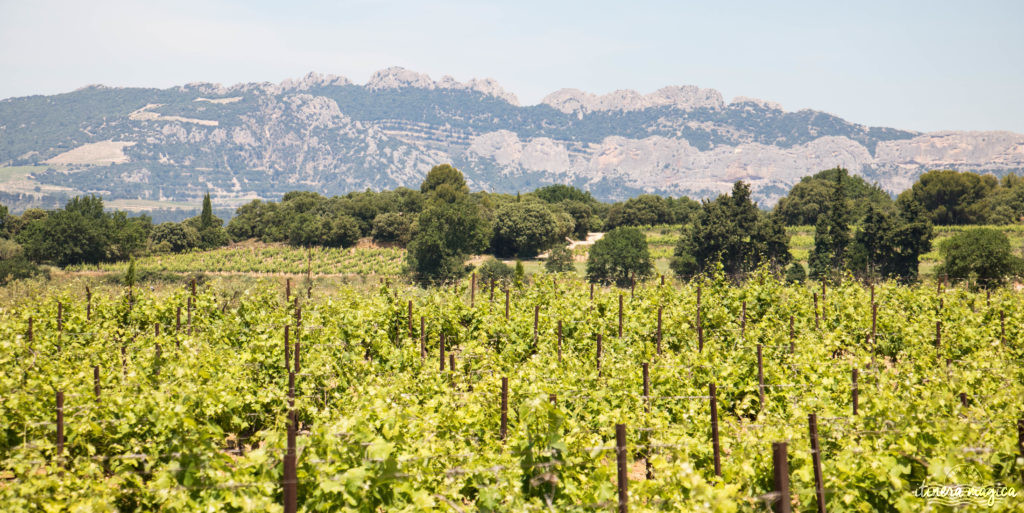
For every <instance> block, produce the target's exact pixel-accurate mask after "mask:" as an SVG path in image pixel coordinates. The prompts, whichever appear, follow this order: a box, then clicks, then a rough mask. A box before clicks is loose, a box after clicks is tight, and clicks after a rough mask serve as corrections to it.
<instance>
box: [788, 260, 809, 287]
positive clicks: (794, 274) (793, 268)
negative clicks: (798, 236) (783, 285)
mask: <svg viewBox="0 0 1024 513" xmlns="http://www.w3.org/2000/svg"><path fill="white" fill-rule="evenodd" d="M806 279H807V271H805V270H804V264H801V263H800V262H793V265H790V266H789V268H787V269H786V281H787V282H789V283H803V282H804V281H805V280H806Z"/></svg>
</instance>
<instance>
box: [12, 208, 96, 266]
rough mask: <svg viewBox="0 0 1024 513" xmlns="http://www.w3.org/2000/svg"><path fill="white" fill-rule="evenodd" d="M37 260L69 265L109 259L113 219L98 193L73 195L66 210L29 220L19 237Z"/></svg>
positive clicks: (31, 255)
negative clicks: (105, 211)
mask: <svg viewBox="0 0 1024 513" xmlns="http://www.w3.org/2000/svg"><path fill="white" fill-rule="evenodd" d="M17 240H18V242H19V243H20V244H21V245H22V247H23V248H24V250H25V255H26V256H27V257H28V258H29V259H30V260H33V261H35V262H52V263H54V264H56V265H60V266H65V265H71V264H79V263H85V264H95V263H99V262H102V261H104V260H107V258H108V257H107V255H108V249H109V248H110V222H109V218H108V217H107V216H106V215H104V212H103V200H101V199H100V198H99V197H98V196H79V197H75V198H72V199H71V200H70V201H69V202H68V204H67V206H65V208H64V209H63V210H56V211H53V212H51V213H50V214H49V215H47V216H46V217H45V218H42V219H39V220H36V221H33V222H31V223H29V224H28V225H27V226H26V227H25V228H23V229H22V230H21V232H20V233H19V234H18V237H17Z"/></svg>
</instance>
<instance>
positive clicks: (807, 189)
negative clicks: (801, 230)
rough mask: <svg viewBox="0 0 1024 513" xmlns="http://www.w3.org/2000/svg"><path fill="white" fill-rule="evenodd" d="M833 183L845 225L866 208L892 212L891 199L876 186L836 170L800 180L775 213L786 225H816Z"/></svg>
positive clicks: (831, 192) (829, 197)
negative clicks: (837, 188)
mask: <svg viewBox="0 0 1024 513" xmlns="http://www.w3.org/2000/svg"><path fill="white" fill-rule="evenodd" d="M840 175H841V176H840ZM837 180H841V182H842V187H843V198H844V203H845V208H844V213H845V217H846V219H845V220H846V222H847V223H855V222H857V220H859V219H861V218H862V217H864V215H865V214H866V213H867V209H868V207H869V206H871V207H874V208H875V209H880V210H892V207H893V202H892V199H891V198H890V197H889V194H887V193H886V192H885V191H883V190H882V189H881V188H880V187H878V186H877V185H873V184H869V183H868V182H867V181H865V180H864V179H863V178H861V177H860V176H856V175H851V174H850V173H849V172H848V171H847V170H846V169H843V168H841V167H836V168H832V169H826V170H825V171H821V172H819V173H817V174H814V175H812V176H805V177H803V178H801V179H800V181H799V182H798V183H797V184H796V185H794V186H793V188H792V189H790V190H789V192H788V193H787V194H786V195H785V196H783V197H782V198H780V199H779V202H778V204H777V205H775V214H776V215H778V216H780V217H781V219H782V222H783V223H784V224H786V225H787V226H795V225H815V224H817V223H818V217H819V216H821V215H822V214H825V213H827V212H828V210H829V208H830V207H829V206H830V204H831V203H830V199H831V198H832V196H833V191H834V187H835V183H836V181H837Z"/></svg>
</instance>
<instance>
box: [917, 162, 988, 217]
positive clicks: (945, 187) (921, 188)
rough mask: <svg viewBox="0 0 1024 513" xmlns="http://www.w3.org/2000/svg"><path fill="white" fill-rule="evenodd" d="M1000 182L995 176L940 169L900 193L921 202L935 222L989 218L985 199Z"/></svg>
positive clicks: (921, 177) (925, 175) (922, 177)
mask: <svg viewBox="0 0 1024 513" xmlns="http://www.w3.org/2000/svg"><path fill="white" fill-rule="evenodd" d="M998 184H999V181H998V180H996V178H995V177H994V176H991V175H984V176H983V175H977V174H974V173H960V172H957V171H950V170H937V171H929V172H927V173H924V174H923V175H921V176H920V178H918V179H917V182H915V183H914V185H913V186H911V187H910V189H908V190H906V191H903V192H902V193H900V196H901V197H903V196H909V197H910V198H911V199H913V200H914V201H916V202H918V203H920V204H921V206H922V207H923V208H924V210H925V211H926V212H927V213H928V216H929V217H930V218H931V221H932V223H934V224H947V225H948V224H957V225H959V224H974V223H979V222H984V221H985V215H986V212H985V211H984V206H985V202H984V200H985V199H986V198H987V197H988V195H989V194H991V193H992V192H993V191H994V190H995V189H996V187H997V185H998Z"/></svg>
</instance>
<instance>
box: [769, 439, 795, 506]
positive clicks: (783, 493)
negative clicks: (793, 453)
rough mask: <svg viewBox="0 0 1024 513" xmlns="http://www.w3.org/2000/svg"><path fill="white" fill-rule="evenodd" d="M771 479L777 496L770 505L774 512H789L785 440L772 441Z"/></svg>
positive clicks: (790, 500) (787, 461)
mask: <svg viewBox="0 0 1024 513" xmlns="http://www.w3.org/2000/svg"><path fill="white" fill-rule="evenodd" d="M772 478H773V479H772V480H773V481H774V484H775V490H774V491H775V493H776V494H777V496H778V497H777V498H776V500H775V502H774V503H773V505H772V511H774V512H775V513H790V512H791V511H792V510H793V503H792V499H791V498H790V496H789V456H788V454H787V450H786V442H773V443H772Z"/></svg>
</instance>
